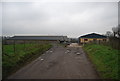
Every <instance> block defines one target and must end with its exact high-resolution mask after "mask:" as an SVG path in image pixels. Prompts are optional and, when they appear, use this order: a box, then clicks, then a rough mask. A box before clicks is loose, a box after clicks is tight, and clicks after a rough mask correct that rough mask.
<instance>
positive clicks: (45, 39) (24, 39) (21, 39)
mask: <svg viewBox="0 0 120 81" xmlns="http://www.w3.org/2000/svg"><path fill="white" fill-rule="evenodd" d="M14 41H15V42H16V43H24V42H26V43H30V42H39V43H40V42H41V43H43V42H51V43H58V42H59V43H61V42H68V41H69V40H68V38H67V36H13V37H11V38H9V39H7V40H6V43H7V44H12V43H14Z"/></svg>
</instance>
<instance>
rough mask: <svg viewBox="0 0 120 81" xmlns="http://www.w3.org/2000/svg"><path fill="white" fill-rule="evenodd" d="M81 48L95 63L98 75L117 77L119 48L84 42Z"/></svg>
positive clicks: (106, 77)
mask: <svg viewBox="0 0 120 81" xmlns="http://www.w3.org/2000/svg"><path fill="white" fill-rule="evenodd" d="M83 49H84V50H85V52H87V54H88V57H89V58H90V59H91V61H92V63H93V64H94V65H95V67H96V69H97V71H98V73H99V75H100V77H101V78H103V79H119V78H120V77H119V75H118V71H119V70H120V69H119V68H118V65H119V64H118V56H119V55H120V54H119V53H120V50H116V49H113V48H111V47H108V46H104V45H97V44H86V45H85V46H84V47H83Z"/></svg>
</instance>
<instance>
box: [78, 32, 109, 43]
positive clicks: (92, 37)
mask: <svg viewBox="0 0 120 81" xmlns="http://www.w3.org/2000/svg"><path fill="white" fill-rule="evenodd" d="M107 41H108V38H107V36H104V35H100V34H96V33H91V34H87V35H83V36H80V37H79V43H80V44H84V43H89V42H107Z"/></svg>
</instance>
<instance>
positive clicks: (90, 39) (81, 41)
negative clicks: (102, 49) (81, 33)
mask: <svg viewBox="0 0 120 81" xmlns="http://www.w3.org/2000/svg"><path fill="white" fill-rule="evenodd" d="M84 39H87V41H85V40H84ZM94 39H96V41H104V39H106V42H107V41H109V39H108V38H80V43H88V42H93V41H94Z"/></svg>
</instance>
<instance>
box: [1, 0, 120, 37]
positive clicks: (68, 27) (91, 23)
mask: <svg viewBox="0 0 120 81" xmlns="http://www.w3.org/2000/svg"><path fill="white" fill-rule="evenodd" d="M0 5H1V4H0ZM0 8H1V7H0ZM0 14H1V13H0ZM117 25H118V3H117V2H69V1H66V2H64V1H62V2H55V1H52V2H50V1H49V2H47V1H46V2H42V1H41V2H3V3H2V34H3V35H66V36H68V37H71V38H77V37H79V36H81V35H83V34H88V33H92V32H95V33H100V34H105V33H106V31H111V30H112V27H115V26H117Z"/></svg>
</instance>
